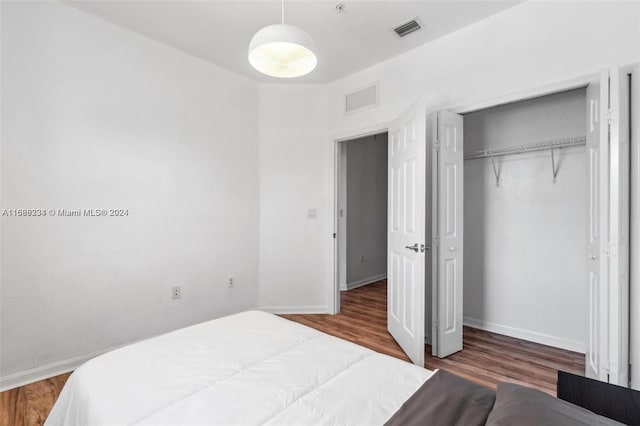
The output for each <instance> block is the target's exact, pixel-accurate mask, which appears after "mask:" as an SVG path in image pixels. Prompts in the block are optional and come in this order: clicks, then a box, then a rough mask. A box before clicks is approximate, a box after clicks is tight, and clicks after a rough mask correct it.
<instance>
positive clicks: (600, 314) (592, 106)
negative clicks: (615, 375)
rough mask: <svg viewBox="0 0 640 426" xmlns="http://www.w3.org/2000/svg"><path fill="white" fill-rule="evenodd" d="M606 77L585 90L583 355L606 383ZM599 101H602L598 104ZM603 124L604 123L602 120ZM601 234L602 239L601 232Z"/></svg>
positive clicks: (589, 372)
mask: <svg viewBox="0 0 640 426" xmlns="http://www.w3.org/2000/svg"><path fill="white" fill-rule="evenodd" d="M608 78H609V75H608V73H603V75H602V76H601V80H602V79H604V82H601V81H600V80H598V81H593V82H592V83H591V84H589V86H588V87H587V130H586V136H587V144H586V155H587V253H586V255H587V288H588V292H589V307H588V309H589V330H588V335H587V345H586V346H587V347H586V353H585V374H586V376H587V377H590V378H593V379H598V380H604V381H606V380H607V366H606V365H604V364H606V354H607V341H606V340H607V339H606V336H607V328H606V313H607V307H606V305H604V304H603V303H604V301H605V300H607V297H606V296H607V286H606V283H607V275H606V272H607V262H606V243H607V239H606V230H607V224H608V216H609V214H608V209H607V199H608V196H607V192H608V188H607V171H608V168H609V167H608V152H607V150H608V147H607V144H608V135H607V132H608V129H607V125H606V123H603V122H602V121H603V120H602V119H603V117H605V116H606V113H607V103H606V99H607V97H608V93H607V87H608ZM601 99H603V100H605V101H604V102H601ZM605 121H606V120H605ZM603 231H604V234H605V235H604V236H603V235H602V232H603Z"/></svg>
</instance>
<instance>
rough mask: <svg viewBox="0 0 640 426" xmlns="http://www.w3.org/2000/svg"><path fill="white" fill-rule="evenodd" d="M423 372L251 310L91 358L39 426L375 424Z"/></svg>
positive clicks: (399, 402)
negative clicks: (42, 425) (44, 421)
mask: <svg viewBox="0 0 640 426" xmlns="http://www.w3.org/2000/svg"><path fill="white" fill-rule="evenodd" d="M431 374H432V372H431V371H429V370H425V369H423V368H420V367H417V366H415V365H412V364H409V363H407V362H404V361H401V360H399V359H396V358H392V357H389V356H386V355H382V354H379V353H377V352H374V351H371V350H369V349H366V348H363V347H361V346H358V345H356V344H353V343H350V342H347V341H344V340H342V339H338V338H336V337H332V336H329V335H327V334H324V333H321V332H319V331H317V330H314V329H312V328H309V327H305V326H303V325H300V324H297V323H294V322H292V321H288V320H286V319H283V318H280V317H277V316H275V315H272V314H268V313H264V312H259V311H249V312H243V313H240V314H236V315H231V316H228V317H224V318H220V319H216V320H213V321H208V322H205V323H202V324H197V325H194V326H191V327H187V328H184V329H181V330H177V331H174V332H171V333H168V334H165V335H162V336H159V337H156V338H153V339H149V340H145V341H142V342H138V343H135V344H132V345H129V346H126V347H123V348H120V349H117V350H114V351H112V352H109V353H106V354H104V355H101V356H99V357H97V358H94V359H92V360H91V361H89V362H87V363H85V364H84V365H82V366H81V367H79V368H78V369H77V370H76V371H75V372H74V373H73V374H72V375H71V377H70V378H69V380H68V381H67V383H66V385H65V386H64V388H63V390H62V392H61V394H60V396H59V398H58V400H57V401H56V403H55V405H54V407H53V409H52V411H51V413H50V415H49V417H48V418H47V421H46V423H45V424H46V425H47V426H57V425H83V426H86V425H96V426H97V425H124V424H136V425H254V424H268V425H288V424H289V425H294V424H295V425H382V424H384V423H385V421H386V420H388V419H389V418H390V417H391V416H392V415H393V414H394V413H395V412H396V411H397V410H398V409H399V408H400V406H401V405H402V404H403V403H404V402H405V401H406V400H407V399H409V397H410V396H411V395H412V394H413V393H414V392H415V391H416V390H417V389H418V388H419V387H420V386H421V385H422V384H423V383H424V382H425V381H426V380H427V379H428V378H429V377H430V376H431Z"/></svg>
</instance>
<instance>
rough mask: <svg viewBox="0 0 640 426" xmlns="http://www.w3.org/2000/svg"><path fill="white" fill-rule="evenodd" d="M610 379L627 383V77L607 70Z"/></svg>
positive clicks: (623, 384)
mask: <svg viewBox="0 0 640 426" xmlns="http://www.w3.org/2000/svg"><path fill="white" fill-rule="evenodd" d="M607 121H608V124H609V155H610V158H609V200H610V201H609V247H608V251H607V254H608V258H609V383H613V384H616V385H620V386H629V368H628V367H629V235H630V234H629V161H630V157H629V155H630V154H629V136H630V135H629V77H628V75H627V73H626V72H623V71H621V70H620V69H618V68H612V69H611V70H610V71H609V115H608V120H607Z"/></svg>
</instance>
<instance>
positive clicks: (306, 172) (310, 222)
mask: <svg viewBox="0 0 640 426" xmlns="http://www.w3.org/2000/svg"><path fill="white" fill-rule="evenodd" d="M325 99H326V98H325V89H324V88H323V87H322V86H307V85H286V86H285V85H262V86H261V87H260V114H259V115H260V119H259V131H260V272H259V277H260V299H259V305H260V307H261V308H262V309H265V310H268V311H272V312H282V311H285V312H326V310H327V297H328V292H327V287H328V284H329V283H331V282H333V279H334V278H333V266H330V265H329V264H328V263H327V262H329V261H332V259H329V257H328V256H327V251H329V250H331V251H333V237H332V233H333V220H329V217H333V211H332V210H331V209H330V208H329V204H330V197H331V196H332V195H330V187H331V188H333V169H332V168H331V167H327V164H329V163H330V161H331V158H333V156H334V144H333V143H330V142H328V141H327V139H326V135H327V115H326V112H327V106H326V101H325ZM308 209H317V218H315V219H313V218H308V217H307V210H308Z"/></svg>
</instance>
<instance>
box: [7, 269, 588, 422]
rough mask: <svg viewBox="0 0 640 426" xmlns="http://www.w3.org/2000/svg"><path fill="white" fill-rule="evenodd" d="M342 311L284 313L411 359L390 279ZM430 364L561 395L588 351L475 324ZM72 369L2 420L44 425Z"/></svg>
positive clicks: (14, 399)
mask: <svg viewBox="0 0 640 426" xmlns="http://www.w3.org/2000/svg"><path fill="white" fill-rule="evenodd" d="M341 301H342V302H341V304H342V313H340V314H338V315H283V316H284V317H285V318H288V319H290V320H293V321H296V322H299V323H301V324H305V325H308V326H310V327H313V328H316V329H318V330H321V331H324V332H325V333H328V334H332V335H334V336H337V337H341V338H343V339H346V340H350V341H352V342H355V343H358V344H360V345H362V346H366V347H368V348H371V349H373V350H375V351H378V352H381V353H385V354H388V355H391V356H394V357H396V358H400V359H404V360H408V358H407V357H406V355H405V354H404V353H403V352H402V350H401V349H400V347H399V346H398V345H397V344H396V342H395V341H394V340H393V338H392V337H391V335H389V333H388V332H387V313H386V308H387V283H386V281H380V282H378V283H374V284H370V285H367V286H364V287H360V288H357V289H354V290H351V291H349V292H343V293H342V298H341ZM425 351H426V354H425V360H426V361H425V367H426V368H428V369H430V370H433V369H436V368H441V369H446V370H449V371H451V372H453V373H456V374H458V375H461V376H464V377H467V378H469V379H470V380H473V381H475V382H478V383H481V384H484V385H486V386H489V387H493V388H495V386H496V384H497V383H498V382H502V381H509V382H514V383H521V384H526V385H528V386H531V387H534V388H537V389H540V390H543V391H545V392H548V393H550V394H552V395H555V386H556V374H557V370H558V369H561V370H565V371H570V372H573V373H576V374H583V372H584V355H582V354H578V353H575V352H569V351H565V350H562V349H556V348H552V347H549V346H543V345H539V344H536V343H531V342H526V341H524V340H519V339H514V338H511V337H507V336H502V335H499V334H493V333H489V332H486V331H481V330H476V329H472V328H466V327H465V329H464V350H463V351H461V352H458V353H457V354H454V355H452V356H450V357H448V358H445V359H439V358H434V357H432V356H431V347H429V346H426V347H425ZM69 374H70V373H68V374H62V375H60V376H56V377H52V378H50V379H47V380H41V381H39V382H36V383H32V384H30V385H26V386H22V387H19V388H15V389H12V390H9V391H6V392H2V393H0V426H32V425H42V424H43V423H44V420H45V419H46V417H47V415H48V414H49V411H50V410H51V407H52V406H53V403H54V402H55V400H56V398H57V397H58V394H59V393H60V390H61V389H62V386H63V385H64V383H65V382H66V381H67V379H68V378H69Z"/></svg>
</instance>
